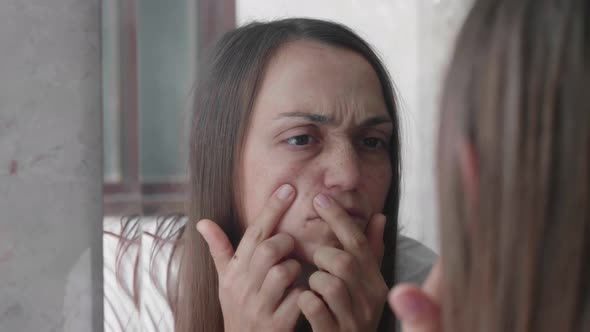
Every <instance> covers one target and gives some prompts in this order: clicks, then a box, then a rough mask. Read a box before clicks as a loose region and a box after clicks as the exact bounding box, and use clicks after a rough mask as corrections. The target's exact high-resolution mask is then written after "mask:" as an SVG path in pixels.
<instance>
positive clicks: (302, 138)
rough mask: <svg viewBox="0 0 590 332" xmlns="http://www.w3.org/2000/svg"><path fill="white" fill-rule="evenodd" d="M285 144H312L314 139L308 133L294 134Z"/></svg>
mask: <svg viewBox="0 0 590 332" xmlns="http://www.w3.org/2000/svg"><path fill="white" fill-rule="evenodd" d="M286 142H287V144H289V145H299V146H301V145H308V144H312V143H315V139H314V138H313V137H311V136H310V135H299V136H294V137H291V138H288V139H287V141H286Z"/></svg>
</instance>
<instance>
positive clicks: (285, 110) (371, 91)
mask: <svg viewBox="0 0 590 332" xmlns="http://www.w3.org/2000/svg"><path fill="white" fill-rule="evenodd" d="M392 131H393V125H392V123H391V118H390V116H389V115H388V113H387V108H386V106H385V102H384V97H383V94H382V90H381V85H380V82H379V79H378V78H377V75H376V73H375V71H374V70H373V68H372V67H371V65H370V64H369V63H368V62H367V61H366V60H365V59H364V58H363V57H362V56H361V55H358V54H357V53H355V52H352V51H349V50H345V49H340V48H335V47H332V46H327V45H323V44H320V43H317V42H312V41H296V42H292V43H288V44H286V45H284V46H282V47H281V48H280V50H279V51H278V52H277V54H276V55H275V56H274V57H273V59H272V60H271V61H270V63H269V64H268V66H267V70H266V73H265V76H264V78H263V80H262V82H261V86H260V89H259V92H258V95H257V97H256V100H255V104H254V108H253V114H252V118H251V120H250V125H249V128H248V132H247V136H246V139H245V142H244V149H243V155H242V159H241V165H240V172H241V174H240V179H241V182H240V185H241V188H242V191H241V197H240V198H241V202H242V208H243V211H242V214H243V216H244V219H245V220H242V224H243V226H247V225H250V224H252V223H255V222H256V217H257V216H258V214H259V213H260V211H261V210H262V208H263V207H264V204H265V202H266V200H267V199H268V198H269V197H270V196H271V194H272V193H273V192H274V191H275V190H276V189H277V188H278V187H279V186H280V185H281V184H284V183H289V184H291V185H293V186H294V187H295V188H296V190H297V197H296V199H295V201H294V202H293V204H292V205H291V207H290V208H289V210H288V211H287V212H286V213H285V215H284V216H283V219H282V220H281V221H280V222H279V224H278V226H277V229H276V232H284V233H288V234H290V235H291V236H293V237H294V239H295V243H296V244H295V253H294V255H295V257H297V258H299V259H303V260H304V261H307V262H313V259H312V257H313V253H314V251H315V250H316V249H317V248H319V247H321V246H334V247H338V246H340V244H339V242H338V240H337V239H336V237H335V235H334V233H333V232H332V231H331V229H330V227H329V226H328V224H327V223H326V222H325V221H323V220H321V218H318V214H317V213H316V212H315V210H314V208H313V204H312V200H313V198H314V197H315V196H316V195H317V194H319V193H327V194H329V195H330V196H331V197H332V198H333V199H335V200H336V201H337V202H338V203H339V204H340V205H341V206H342V207H344V208H345V209H347V211H348V212H349V214H350V215H351V216H354V218H353V219H354V221H355V223H356V224H357V225H358V227H359V228H360V229H362V230H363V231H364V229H365V227H366V225H367V222H368V220H369V218H371V216H372V215H373V214H375V213H378V212H381V211H382V210H383V206H384V203H385V198H386V195H387V192H388V189H389V185H390V182H391V176H392V175H391V161H390V157H389V147H388V144H389V141H390V138H391V135H392V134H393V133H392Z"/></svg>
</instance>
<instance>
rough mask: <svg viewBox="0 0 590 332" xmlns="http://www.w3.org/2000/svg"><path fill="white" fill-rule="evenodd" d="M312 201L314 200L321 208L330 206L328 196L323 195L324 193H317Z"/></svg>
mask: <svg viewBox="0 0 590 332" xmlns="http://www.w3.org/2000/svg"><path fill="white" fill-rule="evenodd" d="M314 201H315V202H316V204H317V205H319V206H320V207H321V208H324V209H325V208H327V207H329V206H330V197H328V196H326V195H324V194H319V195H317V196H316V197H315V198H314Z"/></svg>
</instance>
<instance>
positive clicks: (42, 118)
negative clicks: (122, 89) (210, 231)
mask: <svg viewBox="0 0 590 332" xmlns="http://www.w3.org/2000/svg"><path fill="white" fill-rule="evenodd" d="M99 31H100V1H99V0H52V1H46V0H3V1H1V2H0V331H10V332H13V331H16V332H18V331H27V332H28V331H102V326H103V325H102V324H103V322H102V248H101V230H102V227H101V226H102V196H101V183H102V166H101V165H102V160H101V151H102V149H101V125H100V124H101V118H102V117H101V103H100V77H101V68H100V33H99Z"/></svg>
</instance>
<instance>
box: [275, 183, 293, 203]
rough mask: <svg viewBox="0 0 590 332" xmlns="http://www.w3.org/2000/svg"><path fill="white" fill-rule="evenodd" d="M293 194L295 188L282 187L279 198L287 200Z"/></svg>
mask: <svg viewBox="0 0 590 332" xmlns="http://www.w3.org/2000/svg"><path fill="white" fill-rule="evenodd" d="M291 194H293V187H291V185H289V184H284V185H282V186H281V187H280V188H279V190H278V192H277V196H278V197H279V199H282V200H287V199H288V198H289V197H291Z"/></svg>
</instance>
